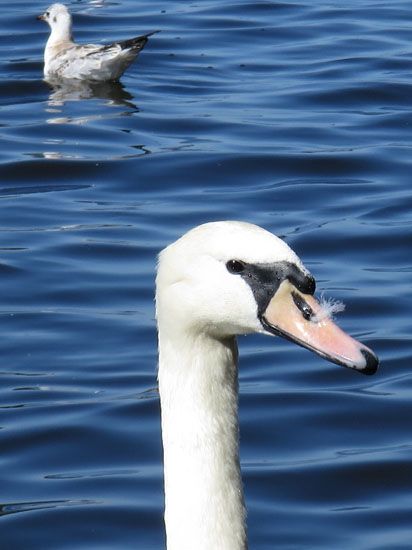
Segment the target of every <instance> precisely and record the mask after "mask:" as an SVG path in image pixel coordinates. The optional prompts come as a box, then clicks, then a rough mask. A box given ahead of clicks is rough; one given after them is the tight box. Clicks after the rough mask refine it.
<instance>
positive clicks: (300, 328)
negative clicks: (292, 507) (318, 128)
mask: <svg viewBox="0 0 412 550" xmlns="http://www.w3.org/2000/svg"><path fill="white" fill-rule="evenodd" d="M314 291H315V280H314V278H313V277H312V275H311V274H310V273H309V271H308V270H307V269H306V268H305V267H304V265H303V264H302V262H301V261H300V259H299V258H298V256H297V255H296V254H295V253H294V252H293V251H292V250H291V249H290V248H289V246H288V245H287V244H286V243H284V242H283V241H282V240H280V239H278V238H277V237H275V236H274V235H272V234H271V233H269V232H268V231H265V230H264V229H262V228H260V227H258V226H255V225H252V224H247V223H242V222H232V221H229V222H228V221H226V222H213V223H208V224H204V225H201V226H199V227H197V228H195V229H193V230H191V231H189V232H188V233H187V234H185V235H184V236H183V237H181V238H180V239H179V240H177V241H176V242H175V243H173V244H171V245H170V246H168V247H167V248H166V249H165V250H164V251H162V252H161V254H160V257H159V265H158V272H157V278H156V317H157V324H158V343H159V373H158V379H159V393H160V402H161V417H162V420H161V425H162V440H163V449H164V483H165V525H166V538H167V548H168V550H193V549H194V548H196V550H210V549H214V550H245V549H246V548H247V532H246V521H245V518H246V512H245V505H244V498H243V487H242V479H241V471H240V462H239V427H238V371H237V359H238V350H237V343H236V336H237V335H239V334H248V333H262V334H269V335H272V336H273V335H281V336H285V337H286V338H287V339H289V340H294V341H295V342H297V343H298V344H299V345H301V346H304V347H307V348H309V349H311V350H312V351H315V352H316V353H318V354H319V355H321V356H323V357H325V358H327V359H328V360H330V361H332V362H335V363H338V364H341V365H344V366H347V367H350V368H353V369H356V370H359V371H361V372H364V373H365V374H373V373H374V372H375V371H376V368H377V366H378V360H377V358H376V356H375V355H374V354H373V352H372V351H371V350H369V349H368V348H366V346H364V345H363V344H361V343H359V342H357V341H356V340H354V339H352V338H351V337H350V336H348V335H347V334H345V333H344V332H343V331H341V330H340V329H339V328H338V327H337V326H336V325H335V324H334V323H333V322H332V320H331V319H330V317H329V316H328V315H326V314H325V315H321V313H322V306H320V304H319V303H318V302H317V301H316V299H315V298H314V296H313V294H314ZM274 546H275V543H274Z"/></svg>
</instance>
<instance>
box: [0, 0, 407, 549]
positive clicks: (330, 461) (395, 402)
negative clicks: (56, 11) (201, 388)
mask: <svg viewBox="0 0 412 550" xmlns="http://www.w3.org/2000/svg"><path fill="white" fill-rule="evenodd" d="M69 6H70V8H71V11H72V12H73V14H74V29H75V37H76V39H77V40H78V41H79V42H101V41H106V42H109V41H111V40H113V39H122V38H129V37H131V36H135V35H138V34H142V33H145V32H150V31H152V30H156V29H159V30H161V32H160V33H159V34H157V35H155V36H153V37H152V38H151V39H150V41H149V43H148V44H147V46H146V48H145V50H144V51H143V53H142V54H141V56H140V57H139V60H138V62H137V63H135V64H134V65H133V66H132V67H131V68H130V69H129V70H128V71H127V73H126V74H125V75H124V77H123V78H122V81H121V84H117V85H112V84H110V85H109V84H105V85H100V86H97V85H94V86H90V85H83V86H75V85H73V86H64V87H62V86H55V87H50V86H49V85H48V84H46V83H45V82H43V80H42V65H43V63H42V55H43V47H44V44H45V41H46V38H47V30H46V27H45V26H44V24H42V23H41V22H38V21H36V20H35V16H36V15H37V14H39V13H42V12H43V11H44V10H45V8H46V7H47V3H46V4H45V3H43V2H39V1H38V0H36V1H34V2H28V1H23V0H17V1H16V2H13V3H9V4H7V5H6V4H5V5H4V6H3V10H2V14H3V16H2V20H3V23H4V25H3V27H2V29H1V31H0V71H1V76H2V79H1V83H0V105H1V110H0V199H1V204H0V282H1V300H0V334H1V337H0V358H1V360H0V448H1V452H0V501H1V507H0V515H1V517H0V548H1V549H2V550H31V549H39V550H48V549H53V550H63V549H67V550H69V549H70V550H80V549H82V550H83V549H87V550H92V549H96V550H102V549H111V550H112V549H118V548H122V549H126V548H130V549H132V548H139V549H147V550H149V549H157V548H162V547H164V535H163V519H162V513H163V489H162V461H161V444H160V426H159V400H158V395H157V389H156V369H157V351H156V328H155V321H154V307H153V294H154V271H155V265H156V255H157V253H158V252H159V250H160V249H161V248H163V247H164V246H165V245H167V244H168V243H170V242H172V241H173V240H174V239H175V238H176V237H178V236H179V235H181V234H182V233H183V232H185V231H186V230H188V229H189V228H191V227H192V226H194V225H197V224H199V223H202V222H205V221H210V220H220V219H240V220H246V221H250V222H253V223H256V224H259V225H262V226H264V227H265V228H267V229H269V230H270V231H272V232H273V233H275V234H277V235H279V236H281V237H283V238H284V239H285V240H286V241H287V242H288V243H289V244H290V245H291V246H292V247H293V248H294V249H295V250H296V252H297V253H298V254H299V256H300V257H301V258H302V259H303V261H304V262H305V264H306V265H307V266H308V267H309V268H310V269H311V271H312V272H313V273H314V275H315V276H316V278H317V282H318V289H319V291H320V293H322V292H324V293H325V295H326V296H332V297H334V298H336V299H339V300H342V301H343V302H344V303H345V304H346V311H345V313H343V314H341V315H340V316H339V323H340V325H341V326H342V327H343V328H344V329H345V330H346V331H348V332H349V333H350V334H352V335H353V336H355V337H357V338H359V339H360V340H362V341H363V342H365V343H366V344H367V345H368V346H370V347H371V348H372V349H374V350H375V351H376V353H377V354H378V355H379V357H380V359H381V368H380V370H379V371H378V373H377V374H376V375H375V376H373V377H364V376H360V375H358V374H357V373H355V372H352V371H350V370H347V369H343V368H339V367H337V366H335V365H332V364H328V363H326V362H325V361H323V360H322V359H320V358H319V357H316V356H314V355H312V354H310V353H309V352H308V351H306V350H303V349H301V348H298V347H296V346H293V345H292V344H291V343H289V342H287V341H281V340H280V339H277V340H274V339H271V338H264V337H263V336H248V337H245V338H241V339H240V355H241V361H240V370H239V373H240V420H241V459H242V469H243V477H244V482H245V492H246V499H247V505H248V530H249V539H250V548H253V549H260V550H263V549H272V548H279V549H284V550H286V549H328V550H330V549H332V548H333V549H345V550H346V549H348V548H351V549H356V550H370V549H374V550H377V549H382V550H383V549H385V550H386V549H388V550H393V549H410V548H411V547H412V527H411V521H412V500H411V493H412V430H411V418H412V370H411V366H412V365H411V357H412V342H411V338H410V335H411V328H412V317H411V310H412V298H411V272H412V260H411V245H412V212H411V208H412V198H411V181H412V5H411V4H410V2H406V1H401V0H395V1H393V2H387V1H386V2H383V1H368V0H364V1H361V2H355V1H354V0H349V1H348V2H345V3H343V4H342V3H341V2H338V1H337V0H331V1H318V2H309V1H307V0H305V1H297V2H292V1H290V2H288V1H286V2H272V1H264V0H262V1H258V2H250V1H241V0H238V1H224V2H212V1H206V0H199V1H198V2H193V3H192V2H177V1H168V2H165V1H154V2H140V1H134V0H123V1H120V2H105V1H101V2H99V1H94V2H93V1H90V2H87V1H77V2H75V1H73V2H71V3H70V4H69Z"/></svg>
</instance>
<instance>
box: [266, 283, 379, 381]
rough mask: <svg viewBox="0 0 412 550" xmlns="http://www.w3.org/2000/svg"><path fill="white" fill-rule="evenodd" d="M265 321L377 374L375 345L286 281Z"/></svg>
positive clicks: (329, 354)
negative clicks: (346, 328) (356, 336)
mask: <svg viewBox="0 0 412 550" xmlns="http://www.w3.org/2000/svg"><path fill="white" fill-rule="evenodd" d="M261 322H262V325H263V327H264V328H265V330H266V331H268V332H270V333H272V334H276V335H279V336H283V337H284V338H287V339H288V340H292V341H293V342H295V343H296V344H298V345H300V346H303V347H304V348H307V349H309V350H311V351H313V352H315V353H317V354H318V355H320V356H321V357H324V358H325V359H327V360H328V361H331V362H332V363H337V364H338V365H343V366H345V367H349V368H352V369H355V370H357V371H359V372H362V373H364V374H374V373H375V372H376V369H377V368H378V365H379V360H378V358H377V357H376V355H375V354H374V353H373V351H372V350H371V349H369V348H368V347H366V346H364V345H363V344H361V343H360V342H358V341H357V340H355V339H354V338H352V337H351V336H349V335H348V334H346V333H345V332H343V330H341V329H340V328H339V327H338V326H337V325H336V324H335V323H334V322H333V321H332V319H331V318H330V317H329V315H328V314H327V313H325V312H324V310H323V308H322V306H321V305H320V304H319V302H318V301H317V300H316V299H315V298H314V297H313V296H310V295H308V294H302V293H301V292H299V291H298V290H297V289H296V288H295V287H294V286H293V285H292V284H291V283H290V282H289V281H288V280H285V281H283V283H282V284H281V285H280V286H279V288H278V290H277V292H276V294H275V295H274V296H273V298H272V299H271V300H270V302H269V305H268V306H267V308H266V310H265V311H264V313H263V314H262V315H261Z"/></svg>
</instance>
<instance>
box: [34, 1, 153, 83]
mask: <svg viewBox="0 0 412 550" xmlns="http://www.w3.org/2000/svg"><path fill="white" fill-rule="evenodd" d="M38 19H40V20H42V21H45V22H46V23H47V24H48V25H49V26H50V36H49V38H48V40H47V43H46V47H45V49H44V77H45V78H46V79H50V78H64V79H81V80H90V81H99V82H104V81H117V80H118V79H119V78H120V77H121V76H122V74H123V73H124V71H125V70H126V69H127V67H128V66H129V65H130V64H131V63H132V61H133V60H134V59H135V58H136V57H137V55H138V54H139V52H140V51H141V50H142V49H143V48H144V46H145V45H146V43H147V40H148V38H149V36H151V35H152V34H154V33H149V34H145V35H142V36H138V37H136V38H131V39H130V40H123V41H119V42H113V43H111V44H106V45H102V44H84V45H81V44H76V43H75V42H74V41H73V36H72V17H71V15H70V12H69V10H68V9H67V7H66V6H65V5H64V4H52V5H51V6H50V7H49V8H48V9H47V10H46V11H45V13H44V14H43V15H39V16H38Z"/></svg>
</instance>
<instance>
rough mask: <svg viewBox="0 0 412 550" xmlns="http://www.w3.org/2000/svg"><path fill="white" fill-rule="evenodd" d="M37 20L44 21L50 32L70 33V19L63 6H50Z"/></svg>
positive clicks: (67, 11)
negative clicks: (61, 31)
mask: <svg viewBox="0 0 412 550" xmlns="http://www.w3.org/2000/svg"><path fill="white" fill-rule="evenodd" d="M37 19H39V20H40V21H45V22H46V23H47V24H48V25H49V26H50V28H51V30H52V31H54V30H59V29H61V30H64V31H65V32H67V31H69V32H70V31H71V26H72V17H71V15H70V13H69V10H68V9H67V8H66V6H65V5H64V4H52V5H51V6H50V7H49V8H47V10H46V11H45V12H44V13H43V14H42V15H39V16H37Z"/></svg>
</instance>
